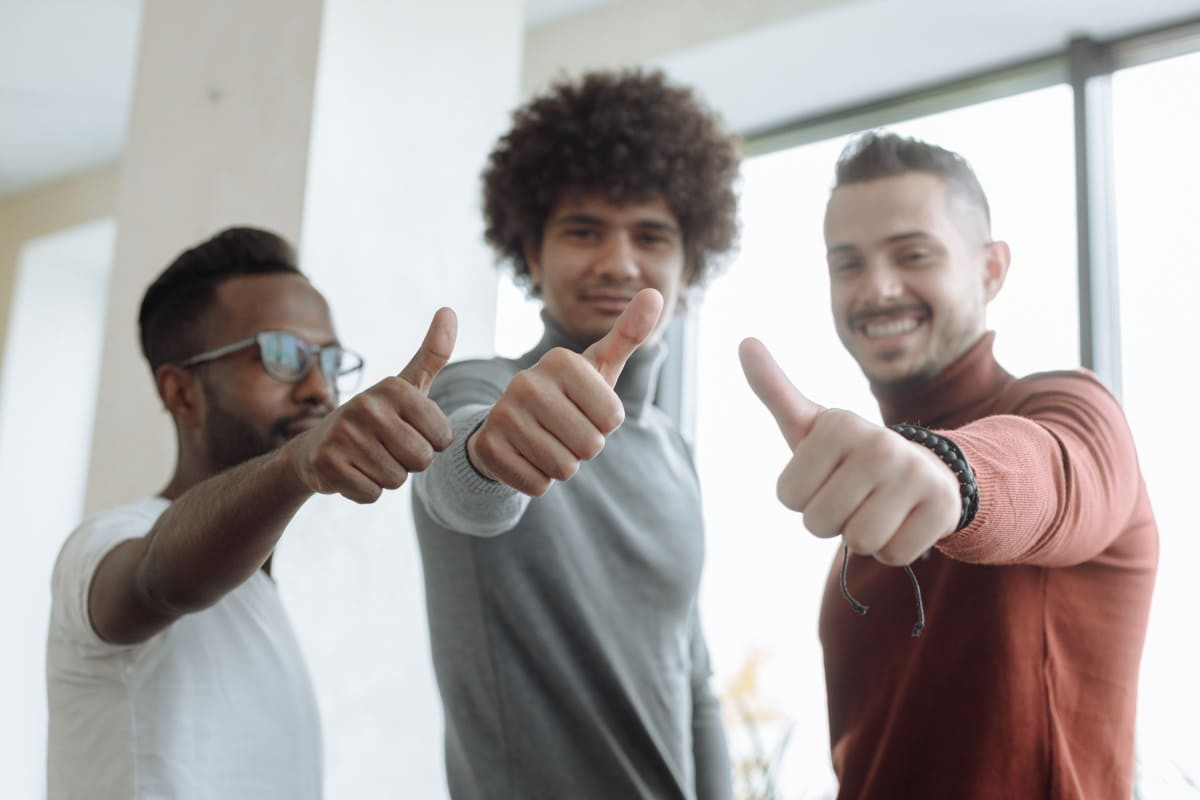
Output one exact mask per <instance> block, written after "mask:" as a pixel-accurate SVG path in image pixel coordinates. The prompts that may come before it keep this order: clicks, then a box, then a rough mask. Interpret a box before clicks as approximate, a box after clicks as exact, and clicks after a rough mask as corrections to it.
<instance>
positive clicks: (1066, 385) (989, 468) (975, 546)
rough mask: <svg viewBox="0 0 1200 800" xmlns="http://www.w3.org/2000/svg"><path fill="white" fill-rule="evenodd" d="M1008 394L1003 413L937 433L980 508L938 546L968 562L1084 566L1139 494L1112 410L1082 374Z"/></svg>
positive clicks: (1122, 425) (1119, 418) (1121, 421)
mask: <svg viewBox="0 0 1200 800" xmlns="http://www.w3.org/2000/svg"><path fill="white" fill-rule="evenodd" d="M1010 392H1011V393H1012V396H1011V397H1006V398H1004V400H1005V402H1004V403H1003V405H1002V407H1004V408H1008V409H1011V411H1010V413H1007V414H999V415H995V416H990V417H985V418H983V419H980V420H977V421H975V422H972V423H970V424H968V425H965V426H963V427H962V428H958V429H956V430H952V431H939V433H941V434H943V435H945V436H948V437H949V438H951V439H952V440H953V441H954V442H955V443H957V444H958V446H959V447H960V448H962V451H963V453H964V455H966V457H967V461H968V463H970V465H971V468H972V469H973V470H974V472H975V477H976V480H977V481H978V483H979V511H978V513H977V515H976V517H975V519H974V521H973V522H972V523H971V524H970V525H968V526H967V527H966V528H964V529H963V530H962V531H959V532H958V533H955V534H952V535H951V536H948V537H947V538H945V539H943V540H942V541H941V542H940V543H939V544H938V548H939V549H940V550H942V551H943V552H944V553H945V554H946V555H948V556H950V557H952V558H956V559H959V560H962V561H967V562H971V563H977V564H1030V565H1036V566H1046V567H1063V566H1072V565H1075V564H1081V563H1083V562H1085V561H1089V560H1091V559H1093V558H1095V557H1096V556H1097V555H1099V554H1100V553H1101V552H1103V551H1104V550H1105V549H1106V548H1107V547H1108V546H1109V545H1110V544H1112V542H1113V541H1114V540H1115V539H1116V538H1117V537H1118V536H1119V535H1120V534H1121V533H1122V531H1123V530H1124V529H1125V528H1126V527H1127V526H1128V524H1129V521H1130V518H1131V515H1132V514H1133V513H1134V510H1135V508H1136V507H1137V505H1138V501H1139V497H1140V495H1141V492H1142V491H1144V488H1143V486H1142V480H1141V474H1140V471H1139V469H1138V463H1137V454H1136V452H1135V450H1134V444H1133V437H1132V434H1131V433H1130V431H1129V425H1128V423H1127V422H1126V420H1125V416H1124V414H1123V413H1122V411H1121V408H1120V405H1119V404H1118V403H1117V401H1116V398H1114V397H1113V396H1112V395H1111V394H1110V393H1109V392H1108V390H1107V389H1105V388H1104V386H1103V385H1102V384H1101V383H1100V382H1099V381H1098V380H1097V379H1096V378H1095V377H1094V376H1092V375H1091V374H1090V373H1086V372H1083V371H1077V372H1070V373H1046V374H1043V375H1038V376H1033V377H1030V378H1026V379H1023V380H1022V381H1018V382H1017V385H1016V387H1014V389H1013V390H1010Z"/></svg>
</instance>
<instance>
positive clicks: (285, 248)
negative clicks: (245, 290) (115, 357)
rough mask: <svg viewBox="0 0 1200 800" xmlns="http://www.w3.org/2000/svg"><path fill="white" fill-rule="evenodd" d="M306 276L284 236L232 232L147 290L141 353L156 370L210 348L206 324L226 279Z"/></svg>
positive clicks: (187, 256) (174, 265) (180, 261)
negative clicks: (217, 292) (293, 274)
mask: <svg viewBox="0 0 1200 800" xmlns="http://www.w3.org/2000/svg"><path fill="white" fill-rule="evenodd" d="M276 272H292V273H296V274H302V273H301V272H300V269H299V268H298V267H297V266H296V251H295V248H293V247H292V245H291V244H289V243H288V242H287V240H285V239H284V238H283V237H281V236H279V235H277V234H274V233H271V232H270V231H265V230H259V229H258V228H244V227H243V228H227V229H225V230H223V231H221V232H220V233H218V234H217V235H216V236H213V237H212V238H211V239H209V240H208V241H205V242H201V243H200V244H198V245H196V246H195V247H192V248H191V249H189V250H185V251H184V252H183V253H181V254H180V255H179V256H178V257H177V258H176V259H175V260H174V261H172V262H171V264H170V266H168V267H167V268H166V269H165V270H163V272H162V273H161V274H160V275H159V276H158V277H157V278H156V279H155V280H154V283H152V284H150V287H149V288H148V289H146V294H145V295H143V297H142V306H141V310H140V311H139V312H138V328H139V331H140V335H141V343H142V354H143V355H145V357H146V360H147V361H148V362H150V370H151V372H157V370H158V368H159V367H160V366H162V365H163V364H170V363H173V362H176V361H181V360H183V359H185V358H188V357H190V356H193V355H195V354H196V353H198V352H200V351H202V350H203V349H204V348H205V347H206V346H207V344H206V341H205V339H206V337H205V332H206V330H205V322H206V321H207V319H206V317H207V315H208V312H209V311H210V310H211V309H212V306H213V303H214V301H215V299H216V290H217V287H218V286H220V285H221V284H222V283H224V282H225V281H227V280H229V279H230V278H234V277H237V276H240V275H265V274H269V273H276Z"/></svg>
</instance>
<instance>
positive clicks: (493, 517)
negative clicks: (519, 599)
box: [413, 360, 530, 536]
mask: <svg viewBox="0 0 1200 800" xmlns="http://www.w3.org/2000/svg"><path fill="white" fill-rule="evenodd" d="M508 363H510V362H504V361H500V360H492V361H464V362H461V363H459V364H453V365H451V366H449V367H447V368H446V369H445V370H443V371H442V373H441V374H440V375H439V376H438V378H437V380H435V381H434V384H433V386H432V387H431V389H430V391H429V396H430V398H432V399H433V401H434V402H436V403H437V404H438V406H439V407H441V409H442V411H443V412H444V413H445V414H446V416H447V417H449V419H450V425H451V427H452V429H453V431H454V441H453V443H452V444H451V445H450V447H448V448H446V450H444V451H443V452H441V453H439V454H438V456H437V457H436V458H435V459H434V460H433V464H432V465H430V467H429V469H427V470H425V471H424V472H420V473H417V474H416V475H414V476H413V496H414V499H415V500H416V501H417V502H419V503H421V504H422V505H423V506H424V508H425V510H426V512H428V514H429V516H430V517H431V518H433V520H434V521H435V522H437V524H438V525H440V526H441V527H443V528H445V529H447V530H452V531H457V532H460V533H467V534H471V535H474V536H496V535H498V534H501V533H504V532H505V531H508V530H511V529H512V528H513V526H515V525H516V524H517V522H518V521H519V520H520V519H521V515H522V514H524V513H525V509H526V507H527V506H528V505H529V499H530V498H529V496H528V495H524V494H521V493H520V492H518V491H516V490H515V489H512V488H510V487H508V486H506V485H505V484H503V483H498V482H496V481H493V480H489V479H488V478H485V477H483V476H482V475H480V474H479V473H478V472H477V471H476V470H475V467H474V466H472V465H471V462H470V460H469V459H468V458H467V439H468V438H469V437H470V436H471V434H472V433H474V432H475V429H476V428H478V427H479V426H480V424H482V423H483V420H484V419H485V418H486V417H487V415H488V413H489V412H490V411H491V409H492V406H493V405H494V404H495V402H496V400H498V399H499V398H500V395H501V394H503V393H504V389H505V388H506V387H507V385H508V380H509V379H510V378H511V377H512V374H514V371H513V370H509V369H506V368H505V365H506V364H508Z"/></svg>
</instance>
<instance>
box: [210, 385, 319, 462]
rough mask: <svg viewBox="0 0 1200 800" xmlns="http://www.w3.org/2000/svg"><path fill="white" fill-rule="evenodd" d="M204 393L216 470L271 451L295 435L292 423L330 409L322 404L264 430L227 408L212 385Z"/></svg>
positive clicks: (211, 451) (212, 458)
mask: <svg viewBox="0 0 1200 800" xmlns="http://www.w3.org/2000/svg"><path fill="white" fill-rule="evenodd" d="M204 394H205V396H206V400H207V405H208V410H207V414H206V416H205V420H204V434H205V438H206V439H207V441H208V451H209V458H210V459H211V461H212V466H213V471H214V472H223V471H224V470H227V469H229V468H230V467H236V466H237V465H238V464H242V463H244V462H246V461H249V460H250V459H252V458H258V457H259V456H262V455H266V454H267V453H270V452H271V451H273V450H275V449H277V448H278V447H280V446H281V445H282V444H283V443H284V442H286V441H287V440H288V439H290V438H291V435H290V434H289V432H288V429H289V427H290V426H291V425H293V424H294V423H296V422H299V421H300V420H303V419H307V418H309V417H323V416H325V413H327V409H324V408H322V409H314V410H312V411H309V412H306V413H303V414H297V415H295V416H289V417H280V418H279V419H277V420H275V421H274V422H272V423H271V425H270V427H269V428H268V429H266V430H262V429H260V428H258V427H256V426H255V425H253V424H251V423H250V422H248V421H247V420H246V419H244V418H242V417H240V416H238V415H237V414H235V413H233V412H231V411H229V410H227V409H226V408H225V407H224V406H222V405H221V402H220V399H219V398H217V397H216V396H215V395H214V394H213V393H212V392H211V391H209V389H208V387H205V389H204Z"/></svg>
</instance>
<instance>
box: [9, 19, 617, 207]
mask: <svg viewBox="0 0 1200 800" xmlns="http://www.w3.org/2000/svg"><path fill="white" fill-rule="evenodd" d="M482 1H483V2H487V0H482ZM614 1H615V0H526V4H525V8H526V12H525V13H526V24H527V26H528V27H533V26H536V25H544V24H547V23H551V22H555V21H558V20H561V19H563V18H564V17H568V16H572V15H575V14H579V13H582V12H585V11H589V10H591V9H594V8H597V7H600V6H605V5H611V4H612V3H613V2H614ZM141 12H142V2H141V0H0V196H4V195H9V194H14V193H17V192H20V191H23V190H25V189H28V188H30V187H32V186H36V185H38V184H41V183H46V182H49V181H53V180H56V179H58V178H62V177H65V176H68V175H72V174H76V173H79V172H82V171H85V170H88V169H91V168H94V167H98V166H100V165H103V164H108V163H110V162H112V161H114V160H115V159H116V158H117V157H118V155H119V154H120V152H121V150H122V148H123V146H124V141H125V122H126V118H127V116H128V113H129V103H130V100H131V94H132V90H133V75H134V69H135V67H136V62H137V45H138V26H139V23H140V20H141Z"/></svg>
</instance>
